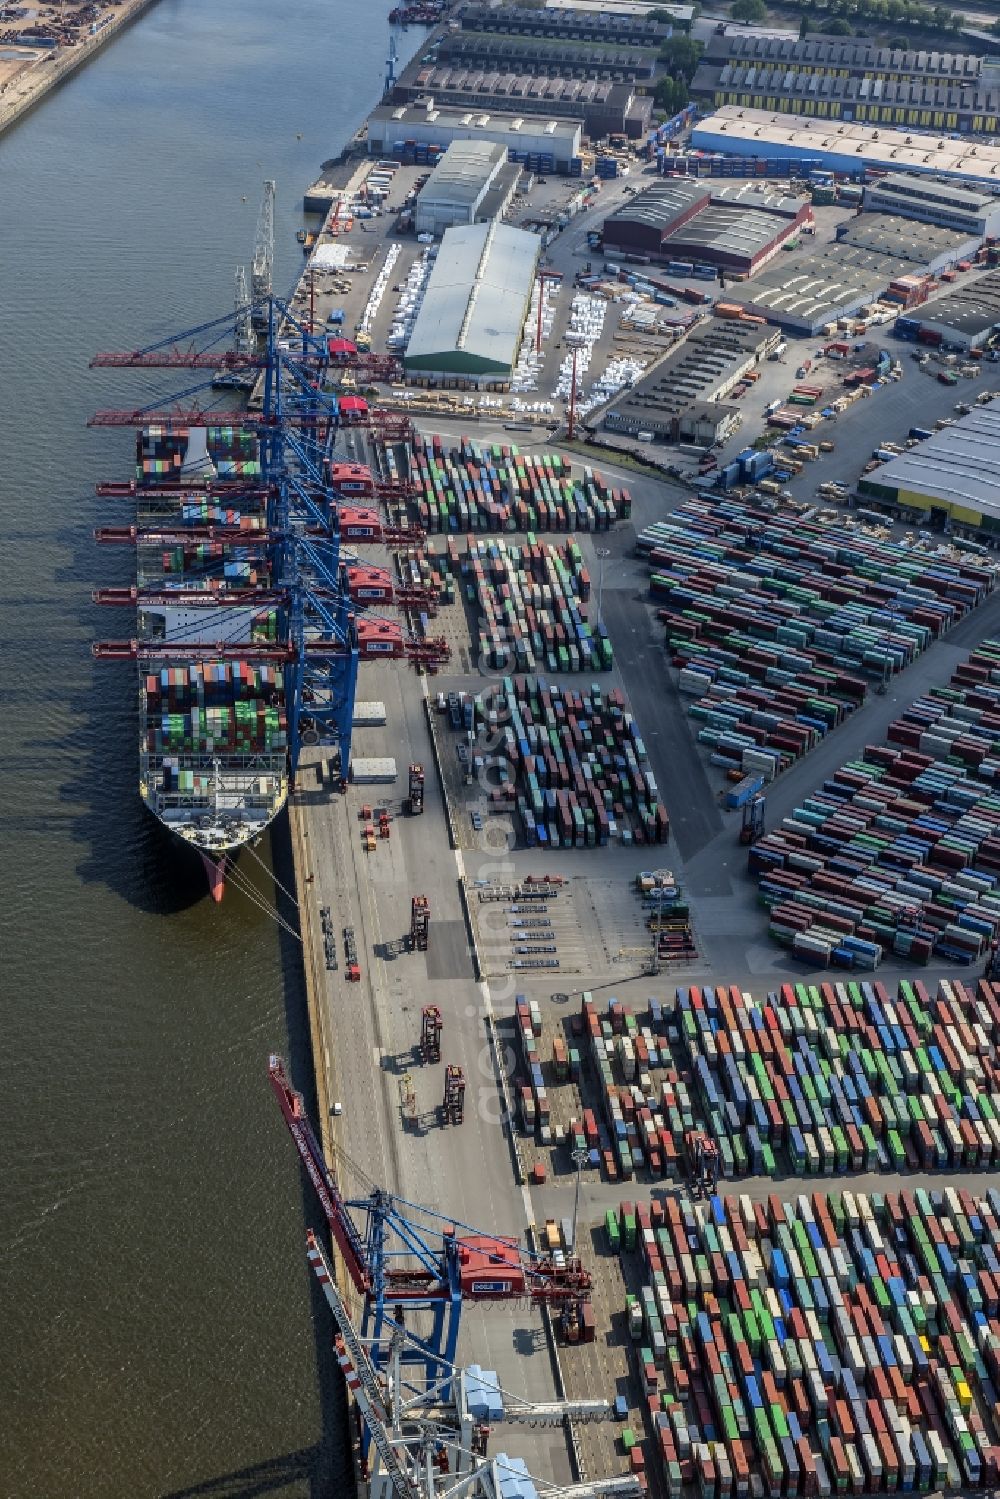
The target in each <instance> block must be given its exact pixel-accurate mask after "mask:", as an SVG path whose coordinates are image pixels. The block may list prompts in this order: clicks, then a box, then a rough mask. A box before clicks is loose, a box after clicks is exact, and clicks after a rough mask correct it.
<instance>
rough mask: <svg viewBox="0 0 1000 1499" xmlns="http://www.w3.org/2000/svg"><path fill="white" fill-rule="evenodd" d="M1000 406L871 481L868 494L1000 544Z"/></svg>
mask: <svg viewBox="0 0 1000 1499" xmlns="http://www.w3.org/2000/svg"><path fill="white" fill-rule="evenodd" d="M998 473H1000V400H993V401H989V402H987V403H986V404H985V405H983V406H975V407H973V409H972V410H971V411H970V412H969V414H968V416H963V417H960V418H959V420H958V421H956V422H955V423H954V424H953V425H952V426H949V427H942V429H941V431H940V432H935V433H934V435H933V437H928V438H926V439H925V440H924V441H923V442H918V443H917V444H916V446H915V447H912V448H910V450H909V451H908V452H906V453H904V454H903V455H902V457H900V458H894V459H893V460H892V462H891V463H886V464H883V465H882V467H881V468H877V469H874V470H873V471H872V472H871V473H870V474H867V475H865V476H864V477H863V478H862V479H861V480H860V481H859V483H858V489H859V490H860V492H861V493H862V494H866V495H870V496H871V497H872V498H873V499H876V500H880V501H882V502H883V503H886V504H889V505H898V506H900V507H903V508H905V509H911V510H922V511H926V512H928V513H929V514H930V516H931V517H932V518H933V519H934V520H937V521H941V522H944V521H948V522H951V523H953V524H955V525H960V526H969V527H974V528H976V529H978V530H981V531H983V532H984V533H987V534H989V535H990V536H991V537H992V538H994V539H996V538H1000V484H998V483H997V477H996V476H997V474H998Z"/></svg>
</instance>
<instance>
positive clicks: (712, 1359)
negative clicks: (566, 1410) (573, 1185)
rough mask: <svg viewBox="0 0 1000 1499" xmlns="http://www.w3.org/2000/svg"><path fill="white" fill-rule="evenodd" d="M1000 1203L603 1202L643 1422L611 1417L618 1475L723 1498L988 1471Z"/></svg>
mask: <svg viewBox="0 0 1000 1499" xmlns="http://www.w3.org/2000/svg"><path fill="white" fill-rule="evenodd" d="M998 1212H1000V1198H998V1196H997V1193H996V1190H995V1189H991V1190H990V1191H989V1192H988V1193H987V1194H985V1195H980V1194H979V1193H976V1192H974V1191H969V1190H965V1189H959V1190H956V1189H954V1188H951V1189H949V1190H948V1191H947V1192H945V1193H937V1192H928V1191H924V1190H920V1189H917V1190H915V1191H908V1190H905V1189H904V1190H901V1191H897V1190H890V1191H887V1192H885V1193H878V1194H872V1195H867V1194H863V1193H859V1194H857V1195H855V1194H853V1193H851V1192H849V1191H838V1192H833V1193H830V1194H824V1193H819V1192H812V1193H802V1194H800V1195H798V1196H797V1197H795V1198H794V1199H793V1200H791V1201H784V1202H783V1201H782V1200H781V1199H780V1198H779V1197H776V1196H771V1197H769V1198H768V1200H767V1202H766V1203H761V1202H756V1203H755V1202H751V1201H750V1199H749V1198H741V1197H733V1196H725V1197H713V1198H712V1199H711V1201H710V1202H709V1203H697V1204H685V1203H681V1202H678V1200H677V1199H676V1198H667V1199H665V1200H659V1201H658V1200H655V1199H654V1200H653V1201H652V1202H651V1203H649V1204H644V1203H642V1202H639V1203H632V1202H622V1203H621V1205H620V1207H619V1208H618V1209H617V1210H615V1209H614V1208H611V1209H609V1210H608V1215H607V1221H606V1233H607V1240H608V1245H609V1248H610V1249H611V1250H612V1251H614V1252H616V1253H617V1254H618V1255H619V1256H620V1258H621V1261H622V1262H623V1265H625V1266H627V1267H628V1268H629V1269H635V1268H638V1272H639V1279H640V1282H641V1285H640V1289H639V1293H638V1295H635V1294H629V1296H628V1298H627V1300H626V1309H627V1315H628V1321H629V1329H630V1334H631V1337H632V1340H633V1341H632V1346H631V1347H630V1349H629V1359H630V1364H631V1366H632V1368H633V1369H634V1370H635V1372H636V1375H637V1376H638V1377H639V1378H640V1379H641V1382H642V1387H643V1392H644V1403H645V1406H646V1410H647V1413H648V1415H649V1419H650V1423H651V1425H652V1429H653V1431H654V1433H655V1438H654V1440H653V1442H652V1443H643V1444H640V1443H639V1441H638V1439H637V1435H636V1432H635V1431H634V1430H633V1429H632V1427H631V1426H629V1427H626V1428H625V1429H624V1430H623V1432H622V1445H623V1447H624V1449H625V1451H626V1452H628V1453H629V1457H630V1461H631V1465H632V1467H633V1470H636V1471H640V1472H642V1471H644V1470H645V1469H646V1468H647V1467H653V1466H654V1465H655V1466H656V1467H657V1468H658V1469H660V1471H661V1473H662V1475H663V1481H664V1482H663V1490H662V1491H665V1492H666V1493H668V1494H680V1493H682V1492H684V1490H685V1488H690V1489H693V1488H694V1487H695V1486H697V1490H698V1492H699V1493H701V1494H714V1495H718V1496H720V1499H721V1496H723V1495H732V1494H739V1493H741V1492H744V1493H746V1492H751V1491H752V1489H753V1487H754V1486H755V1485H759V1486H760V1487H761V1488H762V1490H763V1492H764V1493H769V1494H788V1495H797V1494H801V1495H806V1494H809V1495H829V1494H833V1493H855V1494H871V1493H879V1492H890V1493H891V1492H894V1491H896V1490H897V1489H899V1490H902V1491H904V1492H924V1493H926V1492H928V1491H929V1490H930V1489H932V1488H934V1489H948V1490H955V1489H959V1488H962V1487H969V1488H973V1487H977V1486H979V1485H981V1484H986V1485H989V1484H994V1483H995V1482H996V1481H997V1473H998V1455H997V1447H996V1441H995V1426H994V1420H995V1402H996V1381H997V1377H998V1373H1000V1368H998V1362H997V1350H996V1337H997V1334H996V1331H995V1326H994V1323H995V1317H996V1307H997V1289H996V1284H995V1280H994V1277H995V1275H996V1273H997V1270H998V1268H1000V1263H998V1261H997V1256H996V1253H995V1250H994V1248H993V1243H994V1238H995V1234H996V1232H997V1214H998ZM960 1265H961V1266H963V1267H964V1268H962V1269H960V1268H959V1266H960ZM644 1447H647V1448H651V1451H650V1452H649V1456H648V1457H647V1455H646V1452H645V1451H644V1450H643V1449H644Z"/></svg>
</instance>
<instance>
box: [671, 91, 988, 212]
mask: <svg viewBox="0 0 1000 1499" xmlns="http://www.w3.org/2000/svg"><path fill="white" fill-rule="evenodd" d="M691 144H692V145H693V146H694V148H695V149H696V150H700V151H719V152H723V153H725V154H727V155H731V156H748V157H756V158H759V159H762V160H764V161H799V160H808V161H813V162H815V163H817V164H818V165H819V166H821V167H825V168H826V169H827V170H829V171H833V172H841V173H844V174H845V175H848V176H855V177H860V176H861V174H862V172H864V171H865V170H866V169H867V168H869V167H876V168H881V169H882V170H883V171H887V172H892V171H897V172H898V171H909V172H921V173H922V172H929V173H932V174H933V175H935V176H938V177H948V178H950V179H953V180H954V181H956V182H957V183H958V184H959V185H960V186H964V187H971V188H975V187H978V186H986V187H991V188H995V189H996V190H997V191H1000V146H989V145H986V144H984V143H983V142H982V141H975V142H973V141H969V140H952V139H951V138H950V136H947V135H918V134H915V133H909V132H907V131H904V130H893V129H885V128H884V127H883V128H882V129H881V130H879V129H875V128H873V127H872V126H870V125H858V124H848V123H845V122H841V123H839V124H838V123H836V122H834V121H832V120H823V119H815V120H808V119H803V118H801V117H800V116H797V115H793V114H785V113H775V112H773V111H771V110H766V109H747V108H742V107H737V106H735V105H732V104H728V105H726V106H725V107H724V108H722V109H719V110H717V111H716V112H715V114H712V115H709V116H708V118H707V119H705V120H701V121H699V123H698V124H697V125H695V127H694V129H693V131H692V133H691Z"/></svg>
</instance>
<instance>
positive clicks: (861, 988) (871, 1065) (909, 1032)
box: [676, 980, 1000, 1176]
mask: <svg viewBox="0 0 1000 1499" xmlns="http://www.w3.org/2000/svg"><path fill="white" fill-rule="evenodd" d="M676 1019H677V1028H678V1031H679V1041H678V1052H677V1060H678V1062H679V1064H680V1066H681V1067H682V1068H683V1069H685V1070H686V1071H685V1075H690V1077H691V1078H692V1086H693V1090H694V1094H695V1099H696V1102H697V1105H698V1109H699V1124H700V1125H702V1127H704V1128H706V1129H707V1130H708V1131H709V1132H710V1133H711V1134H712V1135H713V1136H714V1138H715V1139H716V1141H717V1142H718V1145H719V1150H720V1154H721V1159H722V1171H723V1175H725V1176H734V1175H735V1176H741V1175H745V1174H746V1173H747V1172H752V1173H754V1174H765V1175H772V1174H773V1173H774V1170H775V1162H776V1161H777V1162H778V1163H779V1164H780V1165H781V1167H782V1168H783V1169H784V1168H787V1169H788V1170H790V1171H791V1173H792V1174H793V1175H796V1176H802V1175H807V1174H808V1175H823V1176H831V1175H833V1174H835V1173H840V1172H844V1171H861V1170H867V1171H875V1170H887V1169H892V1170H895V1171H899V1170H902V1169H904V1168H907V1169H914V1170H921V1171H936V1170H962V1169H972V1168H974V1167H989V1166H992V1165H993V1164H994V1162H1000V1072H998V1069H997V1066H996V1063H995V1061H994V1057H993V1045H992V1039H991V1038H992V1036H993V1035H994V1034H995V1031H996V1026H997V1024H998V1022H1000V988H998V986H996V985H994V984H990V983H987V982H985V981H984V982H982V983H980V984H979V986H978V987H977V988H976V989H973V988H970V987H969V986H966V985H963V984H961V983H958V982H956V981H952V982H945V981H943V980H942V981H941V983H940V984H939V985H938V987H937V994H936V997H935V998H933V999H932V998H931V995H930V993H929V992H928V990H927V989H926V988H925V987H924V986H923V985H922V984H920V983H916V982H909V981H905V980H903V981H900V983H899V986H898V989H897V993H896V998H895V1000H891V999H890V997H889V993H888V991H887V989H886V988H885V987H884V986H883V985H882V984H879V983H855V982H851V983H839V984H820V985H818V986H807V985H805V984H783V985H782V986H781V988H780V989H779V990H776V991H774V992H772V993H770V994H768V995H767V997H766V999H764V1000H763V1001H761V1000H757V999H754V998H753V996H752V995H750V994H747V993H741V991H740V990H739V988H737V987H736V986H733V987H730V988H724V987H719V988H714V989H713V988H681V989H678V990H677V1013H676ZM688 1069H689V1072H688V1071H687V1070H688Z"/></svg>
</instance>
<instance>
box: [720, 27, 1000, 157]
mask: <svg viewBox="0 0 1000 1499" xmlns="http://www.w3.org/2000/svg"><path fill="white" fill-rule="evenodd" d="M691 92H692V96H693V97H694V98H696V99H700V100H702V101H703V102H704V103H705V104H706V105H712V106H714V107H715V108H719V107H720V106H722V105H726V104H737V105H744V106H747V105H748V106H750V107H751V108H754V109H781V110H784V111H786V112H788V113H792V114H804V115H819V116H821V117H825V118H827V119H832V120H847V121H852V120H859V121H862V122H864V121H867V122H869V123H871V124H885V125H897V126H899V125H905V126H912V127H914V128H915V129H922V130H931V129H937V130H959V131H962V132H964V133H970V132H971V133H977V134H987V135H989V134H992V133H993V132H994V131H995V130H996V129H997V122H998V120H1000V70H998V69H997V68H996V67H995V66H994V65H992V64H990V63H988V62H983V61H982V60H981V59H980V58H978V57H972V56H969V55H968V54H961V53H953V52H908V51H901V50H893V49H892V48H890V47H878V46H876V45H874V44H873V43H871V42H859V41H851V40H849V39H846V38H844V37H832V36H809V37H805V38H803V39H802V40H794V39H792V38H779V37H774V36H743V35H740V34H739V33H735V32H734V33H732V34H727V35H725V36H713V37H712V38H711V39H710V41H709V44H708V46H707V48H706V51H705V56H704V58H703V60H702V63H701V65H700V66H699V68H698V70H697V72H696V73H695V76H694V78H693V80H692V83H691Z"/></svg>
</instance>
